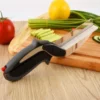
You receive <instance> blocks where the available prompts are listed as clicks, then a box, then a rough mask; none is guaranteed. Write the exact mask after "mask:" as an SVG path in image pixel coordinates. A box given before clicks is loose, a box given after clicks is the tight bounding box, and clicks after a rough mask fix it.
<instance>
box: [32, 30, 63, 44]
mask: <svg viewBox="0 0 100 100" xmlns="http://www.w3.org/2000/svg"><path fill="white" fill-rule="evenodd" d="M31 35H32V36H34V37H36V38H37V39H40V40H48V41H50V42H54V41H56V40H58V39H60V38H61V36H59V35H57V34H55V33H54V30H51V29H43V28H41V29H38V30H34V31H32V32H31Z"/></svg>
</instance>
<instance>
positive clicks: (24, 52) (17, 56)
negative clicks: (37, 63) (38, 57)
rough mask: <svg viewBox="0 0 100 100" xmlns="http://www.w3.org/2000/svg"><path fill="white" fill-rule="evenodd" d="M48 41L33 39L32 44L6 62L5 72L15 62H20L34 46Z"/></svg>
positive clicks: (11, 67)
mask: <svg viewBox="0 0 100 100" xmlns="http://www.w3.org/2000/svg"><path fill="white" fill-rule="evenodd" d="M46 43H48V41H38V40H33V41H32V44H30V45H29V46H27V47H26V48H24V49H23V50H21V51H20V52H19V53H18V54H16V55H15V56H14V57H13V58H12V59H11V60H10V61H9V62H8V63H7V65H6V66H7V68H6V70H5V73H7V72H9V71H11V70H12V69H13V68H14V67H15V66H17V64H18V63H19V62H20V60H21V59H22V58H23V57H24V56H26V55H27V54H28V53H29V52H31V51H32V50H34V49H35V48H37V47H39V46H41V45H43V44H46Z"/></svg>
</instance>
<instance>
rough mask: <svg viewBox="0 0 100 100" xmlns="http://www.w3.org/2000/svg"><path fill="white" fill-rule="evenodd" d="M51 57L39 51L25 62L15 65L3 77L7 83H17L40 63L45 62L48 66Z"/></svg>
mask: <svg viewBox="0 0 100 100" xmlns="http://www.w3.org/2000/svg"><path fill="white" fill-rule="evenodd" d="M51 57H52V56H51V55H49V54H48V53H47V52H45V51H40V52H38V53H37V54H35V55H34V56H32V57H31V58H29V59H27V60H26V61H25V62H22V63H19V64H17V65H16V66H15V67H14V69H13V70H11V71H9V72H8V73H6V72H4V77H5V78H6V79H7V80H9V81H17V80H19V79H21V78H22V77H24V76H25V75H26V74H28V73H29V72H30V71H31V70H33V69H34V68H35V67H36V66H37V65H38V64H40V63H41V62H43V61H45V62H46V63H47V64H48V63H49V61H50V59H51Z"/></svg>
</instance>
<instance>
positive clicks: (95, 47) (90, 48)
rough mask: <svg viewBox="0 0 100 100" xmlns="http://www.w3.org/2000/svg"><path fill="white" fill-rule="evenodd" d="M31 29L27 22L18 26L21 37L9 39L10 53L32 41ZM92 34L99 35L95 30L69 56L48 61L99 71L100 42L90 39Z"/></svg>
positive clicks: (60, 31) (13, 53) (59, 31)
mask: <svg viewBox="0 0 100 100" xmlns="http://www.w3.org/2000/svg"><path fill="white" fill-rule="evenodd" d="M39 18H43V19H47V18H48V14H43V15H42V16H40V17H39ZM20 23H22V22H20ZM31 30H32V29H30V28H29V27H28V25H27V23H26V24H25V25H24V26H23V25H22V26H21V27H20V34H23V35H22V37H21V36H20V34H19V35H17V36H16V37H15V38H14V39H13V40H12V41H11V43H10V45H9V47H8V50H9V53H10V54H12V55H15V54H16V53H18V52H19V51H20V50H22V49H23V48H25V47H26V46H28V45H29V44H30V43H31V42H32V40H33V39H34V37H32V36H30V31H31ZM54 31H55V33H57V34H59V35H62V36H63V35H65V34H67V31H65V30H54ZM94 35H100V33H97V32H95V33H93V34H92V35H91V36H90V37H89V39H88V40H87V41H86V42H85V43H84V44H83V45H82V47H80V48H79V49H77V50H76V51H75V52H74V53H73V54H72V55H70V56H69V57H63V58H57V57H52V59H51V61H50V62H51V63H56V64H62V65H66V66H71V67H79V68H85V69H89V70H94V71H100V44H99V43H96V42H95V41H93V40H92V37H93V36H94ZM22 38H23V39H22Z"/></svg>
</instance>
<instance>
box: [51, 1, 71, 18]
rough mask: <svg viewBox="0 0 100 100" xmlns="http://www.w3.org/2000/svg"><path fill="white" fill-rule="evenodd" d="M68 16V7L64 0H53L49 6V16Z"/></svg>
mask: <svg viewBox="0 0 100 100" xmlns="http://www.w3.org/2000/svg"><path fill="white" fill-rule="evenodd" d="M69 16H70V7H69V5H68V3H67V2H66V1H65V0H53V2H52V3H51V4H50V7H49V17H50V19H52V20H55V19H67V18H68V17H69Z"/></svg>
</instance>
